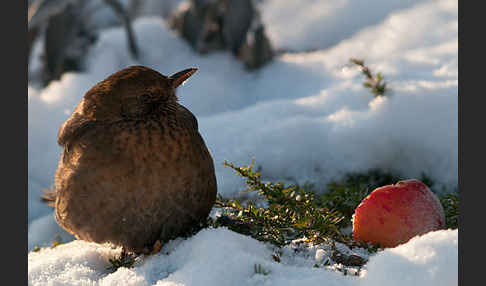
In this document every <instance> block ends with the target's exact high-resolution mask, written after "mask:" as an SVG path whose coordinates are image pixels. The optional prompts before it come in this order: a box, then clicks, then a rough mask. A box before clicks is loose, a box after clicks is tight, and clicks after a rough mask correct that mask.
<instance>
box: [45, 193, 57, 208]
mask: <svg viewBox="0 0 486 286" xmlns="http://www.w3.org/2000/svg"><path fill="white" fill-rule="evenodd" d="M42 193H43V194H42V195H41V202H43V203H46V204H47V205H48V206H51V207H54V206H55V203H56V197H57V192H56V190H55V189H54V190H49V189H44V190H42Z"/></svg>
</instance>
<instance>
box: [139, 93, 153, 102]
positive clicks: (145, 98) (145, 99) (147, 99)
mask: <svg viewBox="0 0 486 286" xmlns="http://www.w3.org/2000/svg"><path fill="white" fill-rule="evenodd" d="M151 98H152V97H151V96H150V94H148V93H144V94H142V95H141V96H140V101H141V102H142V103H148V102H150V99H151Z"/></svg>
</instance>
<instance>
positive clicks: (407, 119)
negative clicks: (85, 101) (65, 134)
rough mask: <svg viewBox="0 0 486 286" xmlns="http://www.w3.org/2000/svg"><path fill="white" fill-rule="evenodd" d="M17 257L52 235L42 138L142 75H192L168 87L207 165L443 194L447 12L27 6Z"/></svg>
mask: <svg viewBox="0 0 486 286" xmlns="http://www.w3.org/2000/svg"><path fill="white" fill-rule="evenodd" d="M28 3H29V10H28V41H29V54H28V56H29V67H28V72H29V73H28V100H29V101H28V102H29V103H28V109H29V110H28V116H29V118H28V135H29V138H28V160H29V161H28V180H29V182H28V187H29V190H28V191H29V201H28V211H29V213H28V223H29V245H28V247H29V250H30V249H32V247H34V246H36V245H43V244H46V243H50V242H51V241H53V240H54V239H62V240H64V241H67V240H70V239H72V237H71V236H70V235H68V234H67V233H65V232H64V231H63V230H62V229H60V228H59V227H58V226H57V224H56V223H55V221H54V219H53V216H52V209H51V208H49V207H47V206H45V205H43V204H41V202H40V200H39V197H40V194H41V190H42V189H45V188H50V187H52V186H53V183H54V173H55V170H56V167H57V161H58V159H59V156H60V153H61V148H60V147H59V146H58V145H57V143H56V139H57V132H58V130H59V127H60V126H61V125H62V123H63V122H64V121H65V120H66V119H67V118H68V117H69V116H70V115H71V113H72V111H73V109H74V107H75V106H76V105H77V103H78V102H79V101H80V100H81V98H82V96H83V95H84V93H85V92H86V91H87V90H88V89H89V88H90V87H91V86H93V85H94V84H96V83H97V82H99V81H101V80H103V79H104V78H106V77H107V76H109V75H110V74H112V73H114V72H116V71H118V70H120V69H122V68H125V67H127V66H130V65H145V66H148V67H151V68H153V69H155V70H157V71H159V72H161V73H162V74H164V75H170V74H173V73H175V72H177V71H180V70H182V69H185V68H189V67H197V68H198V69H199V71H198V72H197V73H196V74H195V75H194V76H192V77H191V78H190V79H189V80H188V81H187V82H186V83H185V85H184V86H181V87H179V89H178V92H177V96H178V97H179V100H180V103H181V104H182V105H184V106H186V107H187V108H188V109H190V110H191V111H192V112H193V113H194V114H195V115H196V117H197V118H198V121H199V131H200V133H201V135H202V136H203V138H204V140H205V141H206V144H207V146H208V148H209V149H210V151H211V153H212V156H213V158H214V161H215V167H216V175H217V181H218V192H219V194H221V195H222V196H224V197H228V198H233V197H240V196H241V194H240V190H242V189H244V182H243V181H242V180H241V178H239V177H238V176H236V175H235V174H234V172H233V171H232V170H230V169H228V168H225V167H224V166H223V162H224V161H229V162H232V163H234V164H236V165H246V164H249V163H250V162H251V160H252V158H254V159H255V164H256V165H257V166H258V167H259V168H260V169H261V171H262V175H263V177H264V178H265V179H267V180H273V181H277V180H280V181H283V182H288V183H297V184H306V183H310V184H313V185H314V187H315V188H316V190H317V191H318V192H325V191H326V186H327V184H328V183H329V182H331V181H332V180H339V179H340V178H342V177H343V176H345V175H346V174H349V173H353V172H368V171H370V170H380V171H382V172H390V173H393V174H396V175H397V176H399V177H401V178H403V179H407V178H421V177H423V176H426V177H427V178H429V179H430V180H431V181H433V182H434V184H435V187H436V189H437V190H440V191H442V192H457V182H458V178H457V172H458V149H457V141H458V136H457V135H458V133H457V122H458V116H457V99H458V88H457V85H458V71H457V70H458V69H457V59H458V55H457V46H458V12H457V10H458V9H457V1H450V0H420V1H419V0H368V1H353V0H319V1H318V0H298V1H297V0H288V1H282V0H191V1H189V0H163V1H162V0H159V1H155V0H38V1H37V0H29V1H28Z"/></svg>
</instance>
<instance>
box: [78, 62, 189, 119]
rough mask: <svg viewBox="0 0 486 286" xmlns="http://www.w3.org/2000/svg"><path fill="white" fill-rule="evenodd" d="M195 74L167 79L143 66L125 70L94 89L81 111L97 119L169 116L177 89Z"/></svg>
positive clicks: (181, 73)
mask: <svg viewBox="0 0 486 286" xmlns="http://www.w3.org/2000/svg"><path fill="white" fill-rule="evenodd" d="M196 71H197V69H196V68H189V69H185V70H182V71H180V72H177V73H175V74H173V75H171V76H169V77H167V76H164V75H162V74H160V73H159V72H157V71H155V70H153V69H150V68H148V67H144V66H131V67H128V68H125V69H123V70H121V71H119V72H116V73H114V74H112V75H110V76H109V77H108V78H106V79H105V80H103V81H101V82H99V83H98V84H96V85H95V86H93V87H92V88H91V89H90V90H89V91H88V92H87V93H86V94H85V96H84V98H83V102H82V104H81V106H79V108H81V109H82V110H79V111H81V113H82V114H83V115H84V116H87V117H90V118H93V119H96V120H107V119H117V118H131V117H133V118H137V117H143V116H147V115H149V114H151V113H154V112H157V113H161V112H162V113H164V112H165V113H170V112H171V110H175V107H176V105H177V97H176V95H175V89H176V88H177V87H178V86H180V85H181V84H182V83H183V82H184V81H185V80H186V79H188V78H189V77H190V76H191V75H193V74H194V73H195V72H196Z"/></svg>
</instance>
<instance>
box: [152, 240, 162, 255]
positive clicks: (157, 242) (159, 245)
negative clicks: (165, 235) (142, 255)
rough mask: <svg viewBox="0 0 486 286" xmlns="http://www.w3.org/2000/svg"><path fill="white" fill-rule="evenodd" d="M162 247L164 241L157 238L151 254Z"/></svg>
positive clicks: (157, 251)
mask: <svg viewBox="0 0 486 286" xmlns="http://www.w3.org/2000/svg"><path fill="white" fill-rule="evenodd" d="M161 249H162V242H160V240H157V241H156V242H155V243H154V246H153V248H152V252H150V255H153V254H157V253H159V252H160V250H161Z"/></svg>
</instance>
